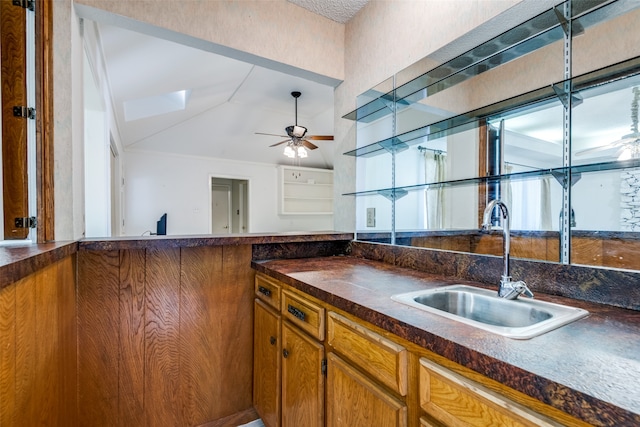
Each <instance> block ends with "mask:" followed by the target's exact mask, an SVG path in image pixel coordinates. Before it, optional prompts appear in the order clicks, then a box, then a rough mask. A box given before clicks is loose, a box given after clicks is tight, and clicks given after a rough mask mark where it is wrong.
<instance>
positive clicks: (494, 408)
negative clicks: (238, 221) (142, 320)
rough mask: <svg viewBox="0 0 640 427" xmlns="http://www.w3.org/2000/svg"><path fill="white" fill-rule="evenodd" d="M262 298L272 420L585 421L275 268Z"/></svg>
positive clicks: (260, 403) (259, 280)
mask: <svg viewBox="0 0 640 427" xmlns="http://www.w3.org/2000/svg"><path fill="white" fill-rule="evenodd" d="M260 288H262V289H260ZM265 289H268V292H264V291H265ZM267 294H268V295H267ZM256 295H257V296H258V298H256V302H255V304H256V311H255V323H256V325H255V351H254V355H255V365H254V366H255V371H254V372H255V377H254V387H255V389H254V404H255V407H256V409H257V411H258V413H259V414H260V416H261V417H262V419H263V421H264V422H265V425H266V426H268V427H276V426H284V427H291V426H296V427H297V426H305V427H307V426H310V427H322V426H330V427H342V426H345V427H347V426H348V427H360V426H363V427H364V426H383V427H387V426H389V427H393V426H411V427H418V426H420V427H427V426H430V427H442V426H454V427H456V426H492V425H508V426H557V425H575V426H582V425H585V424H584V423H583V422H581V421H579V420H577V419H575V418H573V417H571V416H569V415H568V414H565V413H562V412H561V411H559V410H557V409H555V408H552V407H550V406H548V405H545V404H543V403H542V402H539V401H537V400H535V399H533V398H531V397H529V396H526V395H524V394H522V393H519V392H517V391H515V390H513V389H510V388H509V387H506V386H504V385H502V384H499V383H498V382H496V381H493V380H491V379H489V378H486V377H484V376H482V375H480V374H478V373H477V372H473V371H471V370H470V369H467V368H465V367H463V366H460V365H458V364H456V363H454V362H452V361H450V360H448V359H446V358H444V357H442V356H439V355H437V354H434V353H432V352H430V351H429V350H427V349H425V348H423V347H420V346H417V345H415V344H413V343H411V342H409V341H406V340H404V339H402V338H400V337H398V336H396V335H394V334H392V333H389V332H387V331H384V330H382V329H380V328H378V327H376V326H374V325H371V324H369V323H366V322H364V321H361V320H359V319H358V318H357V317H354V316H352V315H349V314H347V313H344V312H341V311H339V310H337V309H335V308H334V307H332V306H329V305H327V304H326V303H323V302H321V301H318V300H317V299H314V298H312V297H310V296H308V295H305V294H304V293H302V292H300V291H299V290H297V289H294V288H292V287H290V286H288V285H286V284H284V283H282V282H279V281H277V280H275V279H272V278H269V277H267V276H265V275H262V274H258V275H256ZM277 300H279V301H280V304H279V310H277V309H276V308H275V307H278V306H277V305H276V304H275V303H274V301H277ZM265 301H266V302H265ZM279 333H280V335H279ZM325 336H326V342H325ZM274 337H275V340H273V339H272V338H274ZM274 341H275V342H274ZM325 354H326V361H325ZM278 407H279V408H280V415H279V416H278ZM541 414H544V415H541Z"/></svg>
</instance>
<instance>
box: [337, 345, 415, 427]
mask: <svg viewBox="0 0 640 427" xmlns="http://www.w3.org/2000/svg"><path fill="white" fill-rule="evenodd" d="M327 359H328V360H327V388H328V389H329V390H331V393H327V427H341V426H349V427H360V426H361V427H368V426H374V425H375V426H381V427H382V426H384V427H405V426H406V425H407V407H406V405H405V404H404V403H402V402H401V401H400V400H398V399H396V398H395V397H394V396H392V395H391V394H389V393H388V392H386V391H385V390H384V389H382V388H381V387H380V386H378V385H377V384H375V383H374V382H373V381H371V380H370V379H369V378H367V377H366V376H365V375H363V374H362V373H360V372H359V371H357V370H356V369H355V368H353V367H351V366H350V365H349V364H348V363H346V362H345V361H343V360H342V359H341V358H339V357H338V356H336V355H335V354H333V353H329V355H328V357H327Z"/></svg>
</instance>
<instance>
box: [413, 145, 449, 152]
mask: <svg viewBox="0 0 640 427" xmlns="http://www.w3.org/2000/svg"><path fill="white" fill-rule="evenodd" d="M418 151H420V152H421V153H422V152H423V151H433V152H434V153H436V154H447V152H446V151H442V150H437V149H435V148H428V147H423V146H422V145H418Z"/></svg>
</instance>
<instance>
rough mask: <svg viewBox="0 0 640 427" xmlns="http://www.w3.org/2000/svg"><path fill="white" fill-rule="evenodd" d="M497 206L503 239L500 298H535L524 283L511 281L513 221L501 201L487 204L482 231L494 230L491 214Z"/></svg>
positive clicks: (496, 200)
mask: <svg viewBox="0 0 640 427" xmlns="http://www.w3.org/2000/svg"><path fill="white" fill-rule="evenodd" d="M496 206H497V207H498V208H499V210H500V217H501V218H502V221H501V223H502V239H503V243H502V246H503V250H504V254H503V264H504V268H503V270H502V278H501V279H500V286H499V287H498V296H499V297H501V298H506V299H516V298H518V296H519V295H521V294H523V295H525V296H527V297H530V298H533V293H532V292H531V291H530V290H529V288H528V287H527V284H526V283H525V282H523V281H518V282H513V281H511V275H510V274H509V252H510V250H511V219H510V218H509V209H507V205H505V204H504V203H503V202H502V201H501V200H498V199H494V200H492V201H490V202H489V203H488V204H487V207H486V208H485V210H484V214H483V216H482V230H485V231H489V230H491V228H492V224H491V214H492V213H493V211H494V209H495V208H496Z"/></svg>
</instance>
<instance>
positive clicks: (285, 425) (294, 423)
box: [282, 321, 324, 427]
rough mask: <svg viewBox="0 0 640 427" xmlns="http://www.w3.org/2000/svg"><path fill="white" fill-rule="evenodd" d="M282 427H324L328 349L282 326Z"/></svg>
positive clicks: (298, 331)
mask: <svg viewBox="0 0 640 427" xmlns="http://www.w3.org/2000/svg"><path fill="white" fill-rule="evenodd" d="M282 357H283V361H282V427H299V426H309V427H314V426H317V427H322V426H323V425H324V374H323V372H322V371H323V367H322V366H323V360H324V347H323V346H322V344H320V343H319V342H317V341H316V340H314V339H312V338H311V337H309V336H308V335H306V334H305V333H304V332H302V331H300V330H299V329H298V328H297V327H295V326H293V325H292V324H290V323H289V322H287V321H285V322H282Z"/></svg>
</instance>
